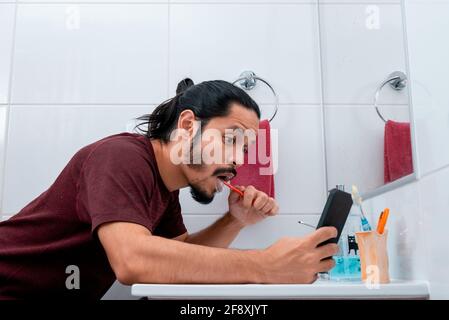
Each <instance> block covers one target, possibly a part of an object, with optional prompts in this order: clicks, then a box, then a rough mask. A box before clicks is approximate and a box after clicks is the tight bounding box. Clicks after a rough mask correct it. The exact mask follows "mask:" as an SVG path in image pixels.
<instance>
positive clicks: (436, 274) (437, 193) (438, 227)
mask: <svg viewBox="0 0 449 320" xmlns="http://www.w3.org/2000/svg"><path fill="white" fill-rule="evenodd" d="M448 181H449V169H447V168H446V169H444V170H440V171H438V172H437V173H435V174H432V175H429V176H426V177H424V178H423V179H422V180H421V181H420V184H419V187H420V194H421V202H422V215H423V217H424V227H425V235H427V239H426V240H427V243H426V244H427V246H426V249H427V251H426V253H427V254H426V261H427V268H428V280H429V281H430V284H431V287H430V294H431V297H432V298H433V299H449V275H448V273H447V271H446V270H447V265H448V263H449V259H448V257H447V254H446V252H449V242H448V233H447V226H448V224H449V191H448V190H449V182H448Z"/></svg>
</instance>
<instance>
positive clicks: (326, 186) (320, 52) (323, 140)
mask: <svg viewBox="0 0 449 320" xmlns="http://www.w3.org/2000/svg"><path fill="white" fill-rule="evenodd" d="M320 8H321V7H320V3H319V1H317V6H316V15H317V28H318V56H319V79H320V93H321V97H320V98H321V108H320V110H321V136H322V137H321V143H322V145H321V148H322V150H323V169H324V190H323V191H324V196H325V198H327V195H328V189H329V172H328V169H327V167H328V163H327V149H326V147H327V143H326V141H327V139H326V126H325V122H326V116H325V108H326V107H325V104H324V94H325V93H324V84H323V79H324V71H323V45H322V37H321V14H320Z"/></svg>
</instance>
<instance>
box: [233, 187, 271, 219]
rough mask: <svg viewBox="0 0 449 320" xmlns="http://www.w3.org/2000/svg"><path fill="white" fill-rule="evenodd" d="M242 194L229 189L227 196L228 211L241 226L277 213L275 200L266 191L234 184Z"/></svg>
mask: <svg viewBox="0 0 449 320" xmlns="http://www.w3.org/2000/svg"><path fill="white" fill-rule="evenodd" d="M236 188H238V189H239V190H241V191H242V192H243V194H244V196H243V197H241V196H240V195H239V194H237V193H236V192H233V191H231V193H230V194H229V198H228V203H229V213H230V214H231V216H233V217H234V218H235V219H236V220H237V221H238V222H239V223H240V224H241V226H242V227H245V226H249V225H251V224H254V223H256V222H259V221H261V220H263V219H264V218H266V217H268V216H274V215H276V214H277V213H278V210H279V207H278V204H277V202H276V201H275V200H274V199H273V198H271V197H269V196H268V195H267V194H266V193H264V192H262V191H259V190H257V189H256V188H254V187H253V186H248V187H242V186H236Z"/></svg>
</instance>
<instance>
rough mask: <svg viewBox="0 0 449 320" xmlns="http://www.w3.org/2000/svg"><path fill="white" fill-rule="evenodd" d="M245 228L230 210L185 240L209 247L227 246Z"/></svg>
mask: <svg viewBox="0 0 449 320" xmlns="http://www.w3.org/2000/svg"><path fill="white" fill-rule="evenodd" d="M242 228H243V226H242V225H241V223H240V222H238V221H237V220H236V219H235V218H234V217H232V215H231V214H230V213H229V212H228V213H226V214H225V215H224V216H223V217H221V218H220V219H218V220H217V221H215V222H214V223H213V224H212V225H210V226H209V227H207V228H205V229H203V230H201V231H199V232H196V233H194V234H191V235H189V236H188V237H187V238H186V239H185V242H188V243H193V244H200V245H204V246H209V247H217V248H227V247H229V245H230V244H231V243H232V241H234V239H235V238H236V237H237V235H238V234H239V232H240V230H241V229H242Z"/></svg>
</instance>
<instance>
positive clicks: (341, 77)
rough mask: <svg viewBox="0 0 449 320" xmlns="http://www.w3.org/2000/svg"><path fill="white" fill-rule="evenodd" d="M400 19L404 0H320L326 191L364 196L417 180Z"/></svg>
mask: <svg viewBox="0 0 449 320" xmlns="http://www.w3.org/2000/svg"><path fill="white" fill-rule="evenodd" d="M403 16H404V15H403V8H402V4H401V3H394V4H393V3H388V4H386V3H369V4H351V5H347V6H342V5H336V4H335V3H332V2H330V1H319V27H320V46H321V66H322V68H321V72H322V102H323V110H324V111H323V118H324V121H323V122H324V132H323V134H324V137H325V154H326V169H327V186H328V189H332V188H334V187H335V186H336V185H344V187H345V190H346V191H349V192H350V191H351V185H356V186H357V187H358V189H359V191H360V192H361V193H362V195H363V198H365V199H366V198H369V197H372V196H374V195H377V194H380V193H383V192H385V191H387V190H390V189H393V188H396V187H397V186H399V185H403V184H404V183H407V182H410V181H413V180H414V179H415V174H414V170H413V162H414V161H413V158H414V154H415V153H414V146H413V145H412V142H413V139H412V138H411V137H413V127H412V126H411V125H410V124H411V123H412V121H411V112H410V101H409V86H408V83H407V75H408V67H407V52H406V51H407V50H406V48H407V46H406V36H405V33H404V30H405V28H404V27H403ZM375 104H376V105H377V108H376V106H375Z"/></svg>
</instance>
